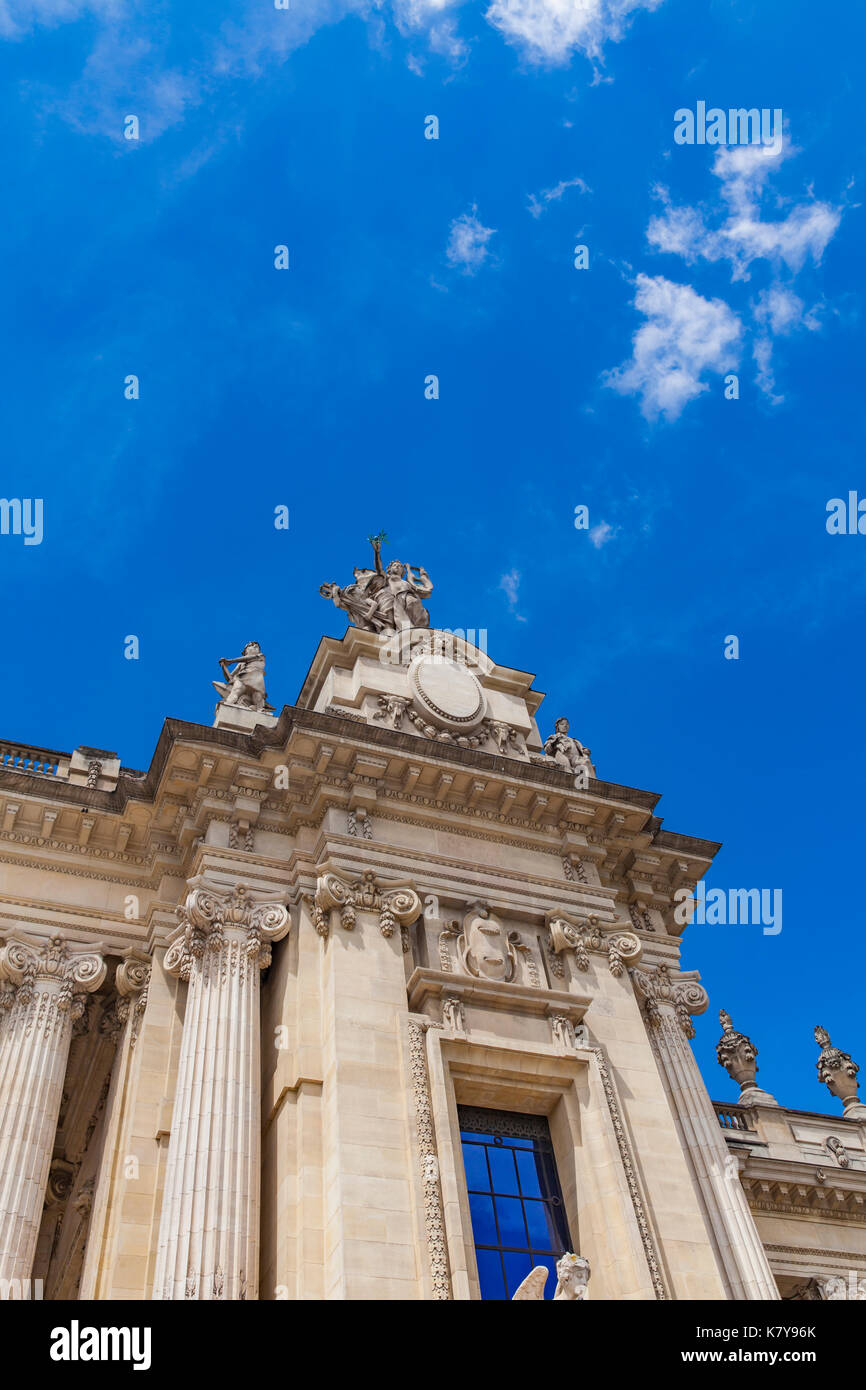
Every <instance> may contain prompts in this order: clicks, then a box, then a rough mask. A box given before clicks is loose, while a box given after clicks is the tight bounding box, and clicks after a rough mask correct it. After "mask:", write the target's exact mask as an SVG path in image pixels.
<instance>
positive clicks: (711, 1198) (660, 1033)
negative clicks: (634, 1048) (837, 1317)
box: [633, 966, 779, 1300]
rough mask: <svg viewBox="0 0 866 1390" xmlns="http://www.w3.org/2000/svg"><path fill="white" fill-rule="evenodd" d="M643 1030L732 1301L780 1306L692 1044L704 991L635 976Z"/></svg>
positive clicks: (657, 974)
mask: <svg viewBox="0 0 866 1390" xmlns="http://www.w3.org/2000/svg"><path fill="white" fill-rule="evenodd" d="M633 978H634V982H635V984H636V986H637V988H638V992H639V993H640V994H641V995H642V996H643V998H644V1000H645V1001H646V1013H647V1023H648V1025H649V1034H650V1039H651V1041H652V1045H653V1049H654V1051H655V1054H656V1057H657V1059H658V1063H659V1069H660V1071H661V1075H662V1079H663V1081H664V1083H665V1089H666V1090H667V1093H668V1096H669V1098H670V1102H671V1106H672V1108H673V1112H674V1115H675V1117H676V1121H677V1125H678V1127H679V1130H680V1134H681V1136H682V1141H683V1146H684V1148H685V1152H686V1155H687V1157H688V1159H689V1162H690V1163H691V1166H692V1171H693V1173H694V1175H695V1179H696V1181H697V1185H698V1190H699V1192H700V1194H701V1197H702V1199H703V1205H704V1210H705V1211H706V1214H707V1219H708V1221H709V1224H710V1227H711V1229H712V1232H713V1235H714V1237H715V1244H716V1250H717V1252H718V1258H719V1261H720V1263H721V1266H722V1269H723V1271H724V1275H725V1278H726V1279H727V1282H728V1285H729V1287H730V1291H731V1297H732V1298H735V1299H757V1300H760V1299H777V1298H778V1297H779V1291H778V1287H777V1285H776V1281H775V1279H774V1278H773V1272H772V1270H771V1269H770V1265H769V1263H768V1260H767V1256H766V1252H765V1251H764V1246H763V1243H762V1241H761V1238H760V1236H759V1234H758V1229H757V1227H756V1225H755V1221H754V1218H753V1216H752V1213H751V1212H750V1210H749V1204H748V1202H747V1201H746V1194H745V1193H744V1192H743V1187H742V1184H741V1182H740V1176H739V1170H738V1168H737V1166H736V1159H735V1158H734V1156H733V1155H732V1154H730V1153H729V1152H728V1147H727V1144H726V1143H725V1138H724V1135H723V1134H722V1131H721V1127H720V1125H719V1122H718V1118H717V1116H716V1113H715V1111H714V1110H713V1106H712V1102H711V1101H710V1098H709V1096H708V1095H707V1090H706V1087H705V1085H704V1081H703V1077H702V1076H701V1073H700V1069H699V1067H698V1064H697V1062H696V1060H695V1055H694V1053H693V1052H692V1049H691V1046H690V1044H689V1038H690V1037H691V1036H692V1035H693V1033H694V1029H693V1028H692V1026H691V1021H690V1018H689V1015H690V1014H698V1013H703V1012H704V1010H705V1009H706V1007H707V1004H708V1002H709V1001H708V999H707V994H706V991H705V990H704V989H703V988H702V987H701V986H700V985H698V984H696V983H692V982H691V981H690V980H689V978H688V976H686V977H685V978H682V977H681V978H680V979H676V978H675V977H671V976H670V974H669V972H668V970H667V968H666V967H665V966H661V967H659V968H658V969H657V970H656V971H654V972H653V973H650V972H648V971H647V972H644V971H639V970H635V971H634V972H633Z"/></svg>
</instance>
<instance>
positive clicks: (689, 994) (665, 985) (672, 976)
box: [631, 964, 710, 1038]
mask: <svg viewBox="0 0 866 1390" xmlns="http://www.w3.org/2000/svg"><path fill="white" fill-rule="evenodd" d="M631 977H632V980H633V981H634V986H635V989H636V990H637V992H638V994H639V995H640V997H641V998H642V999H643V1001H644V1009H645V1012H646V1017H647V1022H648V1023H650V1024H651V1025H652V1026H653V1027H654V1028H655V1027H658V1026H659V1025H660V1023H661V1022H662V1016H663V1014H664V1013H668V1014H672V1015H675V1016H676V1020H677V1023H678V1024H679V1026H680V1028H681V1029H682V1031H683V1033H685V1035H686V1037H687V1038H693V1037H694V1036H695V1030H694V1028H693V1027H692V1022H691V1019H690V1017H689V1015H690V1014H702V1013H703V1012H704V1011H705V1009H706V1008H707V1007H708V1005H709V1002H710V1000H709V995H708V994H707V991H706V990H705V989H704V987H703V985H699V984H698V982H697V978H696V972H695V971H693V970H689V971H685V970H684V971H677V972H673V971H671V969H670V966H668V965H664V964H662V965H657V966H656V967H655V968H654V969H653V970H632V972H631Z"/></svg>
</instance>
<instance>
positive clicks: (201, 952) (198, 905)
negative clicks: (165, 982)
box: [164, 880, 290, 980]
mask: <svg viewBox="0 0 866 1390" xmlns="http://www.w3.org/2000/svg"><path fill="white" fill-rule="evenodd" d="M192 884H193V886H191V887H190V891H189V892H188V893H187V896H186V901H185V902H184V903H182V904H181V906H180V907H179V908H178V910H177V915H178V918H179V920H180V923H181V926H180V928H179V929H178V932H177V934H176V935H175V937H174V939H173V941H172V943H171V945H170V946H169V948H168V950H167V951H166V953H165V961H164V965H165V968H166V970H167V971H168V973H169V974H170V975H177V976H179V977H180V979H182V980H189V978H190V972H191V970H192V967H193V963H194V962H195V961H199V962H201V963H202V965H203V966H204V965H206V964H207V962H208V959H209V958H211V957H216V958H217V960H218V961H219V968H220V969H225V968H227V967H228V968H229V969H231V970H232V972H235V971H239V972H240V973H241V974H243V972H244V970H245V968H246V965H247V963H250V964H251V965H254V966H257V967H258V969H259V970H264V969H266V968H267V966H269V965H270V963H271V943H272V942H274V941H279V940H280V938H281V937H283V936H285V934H286V932H287V931H288V930H289V925H290V918H289V911H288V908H287V907H286V905H285V900H284V899H285V895H284V894H272V895H269V896H266V897H264V896H262V895H256V896H254V895H253V893H252V891H251V890H250V889H249V888H247V886H246V884H244V883H238V884H236V885H235V886H234V888H232V889H231V890H230V891H229V892H228V893H225V894H221V893H218V892H217V891H216V890H215V889H214V888H211V887H208V886H205V885H202V884H200V883H198V882H196V881H195V880H192Z"/></svg>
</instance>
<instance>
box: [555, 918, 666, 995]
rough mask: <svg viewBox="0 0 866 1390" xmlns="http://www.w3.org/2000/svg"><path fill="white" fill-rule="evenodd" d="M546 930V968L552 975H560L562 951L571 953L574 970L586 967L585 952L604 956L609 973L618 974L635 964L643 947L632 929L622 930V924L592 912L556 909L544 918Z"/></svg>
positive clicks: (587, 960) (561, 971)
mask: <svg viewBox="0 0 866 1390" xmlns="http://www.w3.org/2000/svg"><path fill="white" fill-rule="evenodd" d="M545 921H546V923H547V930H548V938H547V946H548V951H549V953H550V954H549V959H550V968H551V970H552V972H553V974H554V975H558V976H559V977H560V978H561V977H562V975H563V968H562V962H561V960H560V959H559V957H560V956H561V955H562V953H563V952H564V951H570V952H573V955H574V963H575V965H576V967H577V969H578V970H588V969H589V953H590V952H591V951H592V952H596V953H599V954H602V955H606V956H607V960H608V965H609V967H610V973H611V974H612V975H614V976H616V977H618V976H620V975H622V973H623V970H624V968H625V967H626V966H632V965H636V964H637V962H638V961H639V960H640V956H641V951H642V949H643V947H642V944H641V941H640V938H639V937H637V936H635V934H634V932H632V931H628V930H623V927H624V925H625V924H624V923H620V922H612V923H602V922H601V921H600V920H599V918H598V917H596V916H595V914H594V913H589V914H586V915H584V914H579V913H573V912H566V911H564V910H563V909H561V908H559V909H557V910H556V911H554V912H548V913H547V914H546V917H545Z"/></svg>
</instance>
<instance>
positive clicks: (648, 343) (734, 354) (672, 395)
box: [604, 275, 742, 420]
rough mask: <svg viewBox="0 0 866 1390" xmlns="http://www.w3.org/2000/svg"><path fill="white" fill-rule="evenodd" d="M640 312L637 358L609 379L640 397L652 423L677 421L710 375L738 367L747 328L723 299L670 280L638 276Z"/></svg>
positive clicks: (607, 379) (634, 351)
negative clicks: (661, 417) (642, 320)
mask: <svg viewBox="0 0 866 1390" xmlns="http://www.w3.org/2000/svg"><path fill="white" fill-rule="evenodd" d="M636 285H637V293H636V294H635V298H634V305H635V308H636V309H638V310H639V311H640V313H642V314H643V315H644V316H645V317H646V320H647V321H646V323H644V324H643V325H642V326H641V327H640V328H639V329H638V330H637V332H636V333H635V335H634V338H633V339H632V355H631V359H630V360H629V361H628V362H625V363H623V365H622V366H621V367H617V368H616V369H615V370H614V371H612V372H607V373H606V374H605V377H604V380H605V382H606V384H607V385H608V386H611V387H613V389H614V390H615V391H619V392H620V393H621V394H623V395H638V396H640V400H641V410H642V411H643V413H644V415H645V416H647V418H648V419H654V418H656V417H657V416H659V415H664V416H665V417H666V418H667V419H668V420H675V419H676V418H677V416H679V415H680V413H681V412H682V410H683V408H684V406H686V405H687V404H688V402H689V401H691V400H694V398H695V397H696V396H699V395H700V394H701V393H702V392H703V391H706V390H707V384H706V382H704V381H703V380H702V377H703V376H704V374H705V373H707V372H715V373H718V374H724V373H725V372H729V371H731V370H733V368H734V367H735V366H736V365H737V362H738V360H739V353H740V339H741V334H742V324H741V322H740V320H739V319H738V318H737V316H736V314H735V313H734V312H733V311H732V310H731V309H730V308H729V307H728V305H727V304H725V303H724V301H723V300H721V299H704V298H703V297H702V296H701V295H699V294H698V293H697V292H696V291H695V290H693V289H692V287H691V286H690V285H678V284H674V282H673V281H672V280H666V279H665V278H664V276H661V275H657V276H654V277H651V276H649V275H638V277H637V281H636Z"/></svg>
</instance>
